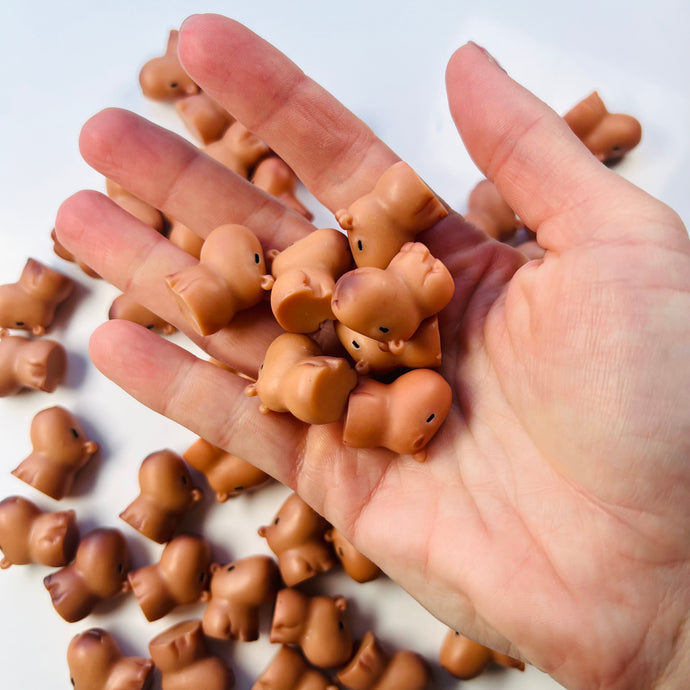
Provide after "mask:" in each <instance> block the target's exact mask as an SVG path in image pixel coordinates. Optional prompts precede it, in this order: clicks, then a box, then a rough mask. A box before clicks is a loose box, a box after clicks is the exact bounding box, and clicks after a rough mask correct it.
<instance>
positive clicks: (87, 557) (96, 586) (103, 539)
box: [68, 527, 130, 598]
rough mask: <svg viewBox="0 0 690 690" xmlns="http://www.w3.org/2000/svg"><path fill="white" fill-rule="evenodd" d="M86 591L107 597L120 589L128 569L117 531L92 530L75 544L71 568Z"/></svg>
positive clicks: (123, 541)
mask: <svg viewBox="0 0 690 690" xmlns="http://www.w3.org/2000/svg"><path fill="white" fill-rule="evenodd" d="M68 567H74V569H75V570H76V571H77V572H78V573H79V574H80V575H81V577H82V579H83V580H84V582H85V583H86V585H87V587H88V589H89V591H91V592H92V593H93V594H95V595H97V596H100V597H103V598H107V597H112V596H115V595H116V594H117V593H119V592H121V591H122V590H123V587H125V583H126V582H127V573H128V572H129V569H130V555H129V547H128V546H127V541H126V539H125V537H124V535H123V534H122V532H120V531H119V530H117V529H113V528H106V527H101V528H97V529H94V530H92V531H91V532H89V533H88V534H87V535H85V536H84V538H83V539H82V540H81V542H80V543H79V547H78V548H77V554H76V556H75V559H74V563H73V564H72V566H68Z"/></svg>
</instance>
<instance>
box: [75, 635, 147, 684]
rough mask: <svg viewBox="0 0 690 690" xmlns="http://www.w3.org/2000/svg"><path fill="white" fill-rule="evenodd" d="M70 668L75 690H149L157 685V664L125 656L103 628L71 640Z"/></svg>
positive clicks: (141, 658)
mask: <svg viewBox="0 0 690 690" xmlns="http://www.w3.org/2000/svg"><path fill="white" fill-rule="evenodd" d="M67 666H68V668H69V675H70V681H71V683H72V687H73V688H74V689H75V690H148V689H149V688H150V687H151V686H152V684H153V661H152V660H151V659H145V658H143V657H137V656H125V655H124V654H123V652H122V650H121V649H120V646H119V645H118V643H117V641H116V640H115V638H114V637H113V636H112V635H111V634H110V633H109V632H107V631H106V630H104V629H103V628H89V629H88V630H84V631H83V632H80V633H79V634H77V635H75V636H74V637H73V638H72V639H71V641H70V643H69V645H68V647H67Z"/></svg>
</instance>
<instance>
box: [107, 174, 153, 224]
mask: <svg viewBox="0 0 690 690" xmlns="http://www.w3.org/2000/svg"><path fill="white" fill-rule="evenodd" d="M105 191H106V194H107V195H108V197H109V198H110V199H112V200H113V201H114V202H115V203H116V204H117V205H118V206H119V207H120V208H121V209H123V210H124V211H127V213H129V214H130V215H131V216H134V217H135V218H137V219H138V220H140V221H141V222H142V223H144V224H145V225H148V226H149V227H151V228H153V229H154V230H156V231H157V232H163V231H164V230H165V218H164V217H163V214H162V213H161V212H160V211H159V210H158V209H157V208H155V207H153V206H151V204H149V203H147V202H145V201H142V200H141V199H140V198H139V197H138V196H134V194H132V193H131V192H129V191H128V190H126V189H125V188H124V187H123V186H122V185H119V184H118V183H117V182H115V181H114V180H110V179H107V178H106V181H105Z"/></svg>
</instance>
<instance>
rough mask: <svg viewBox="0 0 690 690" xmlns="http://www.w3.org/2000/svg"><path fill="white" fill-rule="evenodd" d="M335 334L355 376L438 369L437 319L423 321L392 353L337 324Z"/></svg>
mask: <svg viewBox="0 0 690 690" xmlns="http://www.w3.org/2000/svg"><path fill="white" fill-rule="evenodd" d="M335 332H336V333H337V335H338V339H339V340H340V342H341V343H342V345H343V347H344V348H345V349H346V350H347V352H348V354H349V355H350V357H352V359H354V360H355V371H356V372H357V373H358V374H361V375H363V376H364V375H366V374H372V375H377V374H386V373H390V372H391V371H395V370H396V369H402V368H407V369H420V368H421V369H429V368H436V367H440V366H441V360H442V353H441V334H440V332H439V328H438V316H430V317H429V318H428V319H424V321H422V323H421V324H420V325H419V328H418V329H417V330H416V331H415V333H414V335H413V336H412V337H411V338H410V339H409V340H405V341H403V343H402V346H401V347H400V348H396V351H395V352H391V350H390V348H389V347H388V344H387V343H382V342H381V341H380V340H374V338H370V337H369V336H367V335H362V334H361V333H357V332H356V331H353V330H352V329H351V328H348V327H347V326H346V325H345V324H343V323H340V322H339V321H338V322H336V324H335Z"/></svg>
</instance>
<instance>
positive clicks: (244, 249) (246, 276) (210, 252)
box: [166, 224, 273, 335]
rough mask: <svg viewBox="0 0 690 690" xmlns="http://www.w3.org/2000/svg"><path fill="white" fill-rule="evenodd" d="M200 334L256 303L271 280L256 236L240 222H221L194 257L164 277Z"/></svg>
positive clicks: (212, 330)
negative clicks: (190, 263)
mask: <svg viewBox="0 0 690 690" xmlns="http://www.w3.org/2000/svg"><path fill="white" fill-rule="evenodd" d="M166 282H167V284H168V287H169V288H170V289H171V290H172V292H173V294H174V295H175V297H176V298H177V302H178V304H179V305H180V307H181V308H182V311H183V313H184V314H185V316H186V317H187V319H188V320H189V322H190V324H191V325H192V327H193V328H194V330H195V331H197V333H199V334H200V335H211V334H212V333H215V332H216V331H218V330H220V329H221V328H223V327H224V326H227V325H228V324H229V323H230V322H231V321H232V319H233V317H234V316H235V314H236V313H237V312H238V311H240V310H241V309H248V308H249V307H252V306H254V305H255V304H258V303H259V302H260V301H261V300H262V299H263V297H264V294H265V291H266V290H270V289H271V287H272V286H273V276H271V275H270V274H269V273H268V272H267V269H266V261H265V259H264V253H263V249H262V247H261V243H260V242H259V240H258V238H257V236H256V235H255V234H254V233H253V232H252V231H251V230H250V229H249V228H247V227H245V226H244V225H235V224H229V225H221V226H219V227H217V228H216V229H215V230H213V231H212V232H211V233H210V234H209V236H208V237H207V238H206V240H205V242H204V246H203V247H202V248H201V254H200V258H199V263H198V264H196V265H195V266H190V267H188V268H184V269H182V270H181V271H178V272H177V273H173V274H172V275H170V276H168V277H167V278H166Z"/></svg>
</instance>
